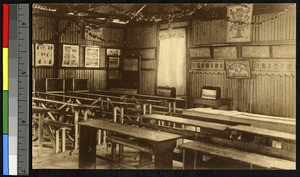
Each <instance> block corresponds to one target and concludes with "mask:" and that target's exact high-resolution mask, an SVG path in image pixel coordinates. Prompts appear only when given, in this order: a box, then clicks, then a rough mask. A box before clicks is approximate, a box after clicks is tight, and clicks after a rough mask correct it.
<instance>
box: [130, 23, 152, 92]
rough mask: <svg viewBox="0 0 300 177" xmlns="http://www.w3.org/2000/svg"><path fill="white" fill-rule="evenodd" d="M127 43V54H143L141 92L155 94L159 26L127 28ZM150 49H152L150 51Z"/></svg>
mask: <svg viewBox="0 0 300 177" xmlns="http://www.w3.org/2000/svg"><path fill="white" fill-rule="evenodd" d="M125 43H126V46H125V48H126V49H125V53H126V55H127V56H141V62H142V63H141V65H142V67H141V71H140V88H139V90H140V93H141V94H149V95H154V94H155V88H156V68H157V66H156V65H157V64H156V63H157V52H156V51H157V50H156V49H157V26H143V27H129V28H127V29H126V30H125ZM149 50H152V51H150V53H149V52H148V51H149ZM153 50H154V54H153ZM153 55H154V56H153Z"/></svg>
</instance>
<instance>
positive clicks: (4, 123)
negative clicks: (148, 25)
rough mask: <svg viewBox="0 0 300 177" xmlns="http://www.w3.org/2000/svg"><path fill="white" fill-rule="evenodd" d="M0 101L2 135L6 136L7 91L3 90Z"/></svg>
mask: <svg viewBox="0 0 300 177" xmlns="http://www.w3.org/2000/svg"><path fill="white" fill-rule="evenodd" d="M2 99H3V100H2V101H3V102H2V103H3V104H2V105H3V106H2V118H3V134H8V91H5V90H3V97H2Z"/></svg>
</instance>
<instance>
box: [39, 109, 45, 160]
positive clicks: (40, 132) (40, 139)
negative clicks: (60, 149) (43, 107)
mask: <svg viewBox="0 0 300 177" xmlns="http://www.w3.org/2000/svg"><path fill="white" fill-rule="evenodd" d="M43 129H44V116H43V115H42V114H40V113H39V128H38V133H39V135H38V136H39V137H38V138H39V140H38V147H39V153H38V156H42V149H43V133H44V130H43Z"/></svg>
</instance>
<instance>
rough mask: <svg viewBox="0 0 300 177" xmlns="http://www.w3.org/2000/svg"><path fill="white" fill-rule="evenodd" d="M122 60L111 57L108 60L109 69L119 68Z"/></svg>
mask: <svg viewBox="0 0 300 177" xmlns="http://www.w3.org/2000/svg"><path fill="white" fill-rule="evenodd" d="M119 65H120V58H119V57H109V58H108V68H119Z"/></svg>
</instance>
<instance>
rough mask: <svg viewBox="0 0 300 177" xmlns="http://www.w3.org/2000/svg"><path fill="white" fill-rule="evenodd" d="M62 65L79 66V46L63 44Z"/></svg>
mask: <svg viewBox="0 0 300 177" xmlns="http://www.w3.org/2000/svg"><path fill="white" fill-rule="evenodd" d="M62 66H64V67H78V66H79V46H77V45H63V61H62Z"/></svg>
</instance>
